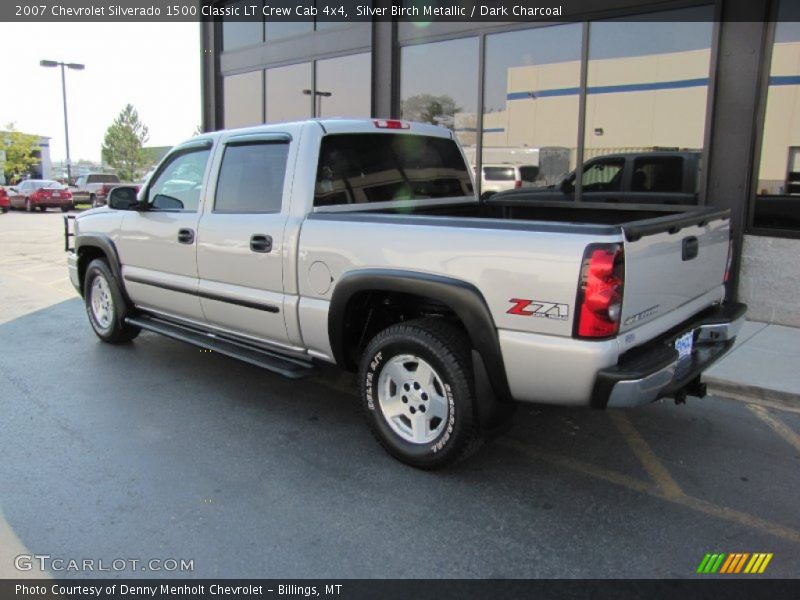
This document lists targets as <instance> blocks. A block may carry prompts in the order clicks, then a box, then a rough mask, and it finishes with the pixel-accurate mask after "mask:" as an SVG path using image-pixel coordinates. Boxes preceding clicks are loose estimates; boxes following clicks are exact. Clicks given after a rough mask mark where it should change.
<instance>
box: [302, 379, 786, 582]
mask: <svg viewBox="0 0 800 600" xmlns="http://www.w3.org/2000/svg"><path fill="white" fill-rule="evenodd" d="M316 381H317V382H318V383H319V384H321V385H322V387H327V388H329V389H334V390H336V391H339V392H346V393H349V394H350V395H353V394H354V390H352V389H350V390H343V389H341V388H339V387H338V386H336V387H335V386H333V385H331V384H330V382H329V381H326V380H325V379H321V378H317V379H316ZM610 414H611V415H612V416H611V418H612V419H613V420H614V422H615V423H616V424H617V426H618V427H620V431H621V432H622V433H623V435H624V436H625V438H626V440H627V441H628V444H629V445H631V448H632V449H633V451H634V453H636V455H637V457H638V458H639V460H640V461H642V464H643V466H644V467H645V469H646V470H647V472H648V474H650V476H651V477H652V478H653V480H654V481H655V482H656V485H653V484H651V483H649V482H647V481H642V480H640V479H636V478H635V477H631V476H629V475H625V474H623V473H619V472H617V471H613V470H611V469H606V468H605V467H601V466H598V465H593V464H591V463H587V462H584V461H581V460H578V459H574V458H569V457H567V456H562V455H560V454H556V453H555V452H550V451H548V450H544V449H542V448H533V447H530V446H527V445H525V444H523V443H521V442H518V441H516V440H514V439H511V438H506V439H503V440H501V441H498V442H496V443H497V444H498V445H499V446H501V447H506V448H508V449H510V450H513V451H516V452H519V453H521V454H524V455H527V456H530V457H531V458H532V459H534V460H540V461H544V462H546V463H549V464H552V465H555V466H557V467H561V468H564V469H569V470H570V471H575V472H578V473H582V474H584V475H588V476H590V477H594V478H595V479H601V480H603V481H607V482H609V483H613V484H615V485H619V486H622V487H624V488H627V489H629V490H633V491H635V492H639V493H642V494H647V495H649V496H653V497H655V498H659V499H661V500H666V501H668V502H672V503H673V504H678V505H681V506H685V507H686V508H689V509H691V510H694V511H696V512H699V513H703V514H706V515H708V516H711V517H715V518H717V519H721V520H723V521H730V522H733V523H737V524H738V525H742V526H743V527H747V528H749V529H756V530H759V531H763V532H765V533H768V534H770V535H773V536H775V537H779V538H783V539H785V540H789V541H790V542H794V543H795V544H800V531H798V530H796V529H792V528H790V527H784V526H783V525H780V524H778V523H773V522H771V521H767V520H765V519H761V518H759V517H756V516H753V515H750V514H748V513H745V512H742V511H739V510H734V509H732V508H727V507H725V506H718V505H716V504H713V503H711V502H708V501H706V500H701V499H700V498H695V497H693V496H688V495H686V494H685V493H684V492H683V490H681V488H680V487H679V486H678V484H677V483H676V482H675V480H674V479H672V476H671V475H670V474H669V473H668V472H667V470H666V469H665V468H664V466H663V465H662V464H661V462H660V461H659V460H658V458H657V457H656V456H655V454H653V451H652V450H651V449H650V447H649V446H648V445H647V442H645V441H644V438H642V436H641V434H639V432H638V431H636V429H634V428H633V425H632V424H631V423H630V421H629V420H628V418H627V416H625V415H624V414H622V413H610ZM763 568H764V565H762V567H761V569H762V571H761V572H763Z"/></svg>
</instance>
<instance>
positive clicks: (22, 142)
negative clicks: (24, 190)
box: [0, 123, 39, 182]
mask: <svg viewBox="0 0 800 600" xmlns="http://www.w3.org/2000/svg"><path fill="white" fill-rule="evenodd" d="M0 150H4V151H5V153H6V162H5V164H4V165H3V170H4V172H5V177H6V181H9V182H10V181H17V180H19V179H21V178H22V177H24V176H25V175H28V174H29V173H30V169H31V167H32V166H33V165H35V164H37V163H38V162H39V157H38V156H37V154H38V152H39V137H38V136H35V135H31V134H28V133H22V132H20V131H17V130H16V128H15V127H14V123H9V124H8V125H6V126H5V131H3V132H0Z"/></svg>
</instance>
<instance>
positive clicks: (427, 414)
mask: <svg viewBox="0 0 800 600" xmlns="http://www.w3.org/2000/svg"><path fill="white" fill-rule="evenodd" d="M470 347H471V344H470V342H469V339H468V337H467V336H466V335H465V334H464V333H463V332H462V331H461V330H460V329H459V328H458V327H456V326H455V325H453V324H451V323H449V322H447V321H446V320H444V319H438V318H430V319H419V320H415V321H409V322H407V323H399V324H397V325H393V326H391V327H389V328H387V329H385V330H384V331H382V332H381V333H379V334H378V335H376V336H375V338H374V339H373V340H372V341H371V342H370V343H369V345H368V347H367V349H366V351H365V352H364V355H363V357H362V359H361V369H360V373H359V375H360V382H361V397H362V405H363V409H364V413H365V415H366V418H367V422H368V423H369V426H370V428H371V429H372V432H373V434H374V435H375V437H376V438H377V439H378V441H379V442H380V443H381V445H382V446H383V447H384V448H385V449H386V451H387V452H389V454H391V455H392V456H394V457H395V458H397V459H398V460H401V461H402V462H405V463H407V464H409V465H412V466H415V467H419V468H423V469H435V468H439V467H444V466H447V465H450V464H453V463H455V462H458V461H459V460H461V459H463V458H466V457H467V456H469V455H470V454H472V452H474V450H476V449H477V448H478V446H479V445H480V442H481V440H482V436H481V433H480V431H479V428H478V423H477V421H476V418H475V412H476V411H475V395H474V390H473V378H472V364H471V358H470V350H469V349H470Z"/></svg>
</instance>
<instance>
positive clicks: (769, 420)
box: [747, 404, 800, 452]
mask: <svg viewBox="0 0 800 600" xmlns="http://www.w3.org/2000/svg"><path fill="white" fill-rule="evenodd" d="M747 408H749V409H750V412H752V413H753V414H754V415H755V416H757V417H758V418H759V419H761V420H762V421H763V422H764V423H766V424H767V425H768V426H769V427H770V429H772V430H773V431H774V432H775V433H777V434H778V435H779V436H781V437H782V438H783V439H784V440H786V441H787V442H788V443H789V444H791V445H792V446H794V449H795V450H797V451H798V452H800V435H797V434H796V433H795V432H794V431H792V430H791V429H790V428H789V427H787V426H786V425H784V424H783V423H782V422H781V421H779V420H778V419H776V418H775V417H773V416H772V415H771V414H769V412H767V409H765V408H764V407H762V406H757V405H755V404H748V405H747Z"/></svg>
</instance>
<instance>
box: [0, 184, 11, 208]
mask: <svg viewBox="0 0 800 600" xmlns="http://www.w3.org/2000/svg"><path fill="white" fill-rule="evenodd" d="M9 208H11V199H10V198H9V197H8V192H7V191H6V188H4V187H3V186H2V185H0V212H4V213H7V212H8V209H9Z"/></svg>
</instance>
